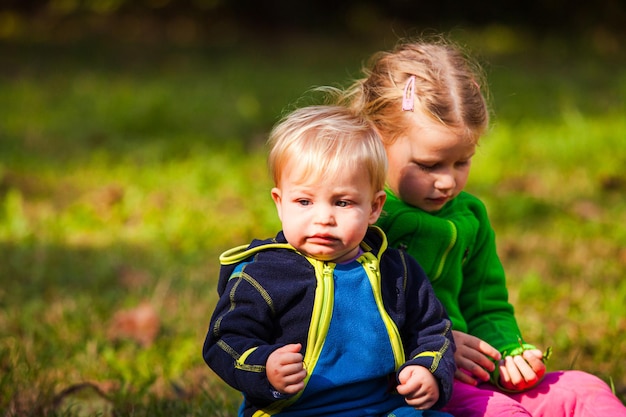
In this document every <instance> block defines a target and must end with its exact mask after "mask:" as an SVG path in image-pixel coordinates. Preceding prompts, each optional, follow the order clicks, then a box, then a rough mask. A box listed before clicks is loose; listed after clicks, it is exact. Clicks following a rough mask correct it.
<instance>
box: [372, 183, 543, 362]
mask: <svg viewBox="0 0 626 417" xmlns="http://www.w3.org/2000/svg"><path fill="white" fill-rule="evenodd" d="M386 191H387V201H386V203H385V207H384V209H383V214H382V215H381V217H380V219H379V221H378V225H379V226H380V227H381V228H382V229H383V230H384V231H385V232H386V233H387V237H388V239H389V245H390V246H394V247H403V248H406V250H407V252H408V253H409V254H410V255H412V256H413V257H414V258H415V259H417V261H418V262H419V263H420V265H421V266H422V267H423V268H424V270H425V271H426V274H427V275H428V277H429V278H430V280H431V283H432V286H433V288H434V290H435V293H436V295H437V296H438V298H439V299H440V300H441V302H442V304H443V305H444V307H445V308H446V310H447V312H448V314H449V316H450V319H451V320H452V325H453V329H454V330H459V331H462V332H465V333H469V334H471V335H474V336H476V337H478V338H480V339H482V340H485V341H486V342H488V343H489V344H491V345H492V346H493V347H495V348H496V349H498V350H499V351H500V352H501V353H502V354H503V356H506V355H516V354H520V353H521V352H522V351H524V350H527V349H533V348H534V346H532V345H528V344H526V343H524V342H523V341H522V339H521V333H520V330H519V327H518V325H517V321H516V320H515V316H514V313H513V306H512V305H511V304H510V303H509V302H508V291H507V288H506V282H505V281H506V279H505V274H504V269H503V267H502V263H501V262H500V259H499V258H498V254H497V253H496V243H495V233H494V231H493V228H492V227H491V224H490V222H489V219H488V217H487V210H486V208H485V206H484V204H483V203H482V202H481V201H480V200H479V199H478V198H476V197H474V196H473V195H471V194H468V193H466V192H462V193H461V194H460V195H459V196H458V197H456V198H455V199H454V200H452V201H450V202H448V203H447V204H446V205H445V206H444V207H443V208H442V209H441V210H440V211H438V212H435V213H428V212H425V211H423V210H420V209H418V208H416V207H413V206H410V205H408V204H406V203H404V202H403V201H401V200H400V199H399V198H398V197H397V196H395V195H394V194H393V193H392V192H391V191H390V190H386Z"/></svg>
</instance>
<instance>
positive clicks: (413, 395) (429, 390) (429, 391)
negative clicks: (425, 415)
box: [397, 365, 439, 410]
mask: <svg viewBox="0 0 626 417" xmlns="http://www.w3.org/2000/svg"><path fill="white" fill-rule="evenodd" d="M398 379H399V380H400V385H398V386H397V391H398V394H400V395H402V396H404V400H405V401H406V403H407V404H408V405H410V406H412V407H415V408H417V409H418V410H425V409H427V408H430V407H432V406H433V405H435V403H436V402H437V400H439V385H438V384H437V380H436V379H435V377H434V376H433V374H431V373H430V371H429V370H428V369H426V368H424V367H423V366H419V365H413V366H407V367H406V368H404V369H403V370H402V371H400V375H398Z"/></svg>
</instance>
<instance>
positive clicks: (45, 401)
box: [0, 28, 626, 416]
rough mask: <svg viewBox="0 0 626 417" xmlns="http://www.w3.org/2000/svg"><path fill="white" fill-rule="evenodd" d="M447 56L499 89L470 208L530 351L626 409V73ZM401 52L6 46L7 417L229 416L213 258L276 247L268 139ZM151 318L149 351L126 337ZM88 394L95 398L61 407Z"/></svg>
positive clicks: (1, 152)
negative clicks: (486, 226)
mask: <svg viewBox="0 0 626 417" xmlns="http://www.w3.org/2000/svg"><path fill="white" fill-rule="evenodd" d="M455 36H458V37H459V38H460V39H461V40H463V41H465V42H467V43H468V44H469V45H470V46H472V47H473V49H474V51H475V52H476V53H477V54H478V55H479V56H480V57H481V60H482V61H483V62H484V63H485V69H486V71H487V75H488V78H489V82H490V89H491V96H492V104H493V109H494V117H493V124H492V129H491V131H490V133H489V134H488V135H487V136H486V137H485V138H484V139H483V141H482V144H481V147H480V149H479V152H478V154H477V156H476V158H475V161H474V164H473V171H472V177H471V180H470V183H469V185H468V189H469V191H471V192H474V193H476V194H477V195H479V196H480V197H482V198H483V199H484V200H485V202H486V203H487V205H488V208H489V210H490V212H491V215H492V219H493V223H494V227H495V228H496V232H497V234H498V239H499V241H498V242H499V248H500V251H501V255H502V259H503V262H504V264H505V267H506V269H507V271H508V278H509V285H510V296H511V300H512V302H513V303H514V305H515V306H516V310H517V314H518V318H519V321H520V325H521V327H522V329H523V331H524V335H525V338H526V339H527V340H528V341H529V342H531V343H535V344H537V345H539V346H541V347H544V348H545V347H548V346H552V349H553V356H552V358H553V359H551V361H550V363H549V366H550V368H551V369H555V370H556V369H584V370H587V371H589V372H592V373H594V374H596V375H598V376H599V377H601V378H602V379H604V380H605V381H607V382H609V383H611V384H613V385H614V387H615V390H616V392H617V393H618V395H620V397H621V398H622V399H623V400H625V399H626V369H625V368H624V353H625V352H626V338H624V337H623V334H624V331H626V316H625V314H624V312H623V303H624V300H625V299H626V280H624V272H625V271H626V199H625V198H624V195H625V193H626V177H625V176H624V166H626V116H625V115H626V65H624V64H626V55H624V52H623V51H622V52H621V53H616V52H615V51H606V50H604V49H602V48H601V45H603V44H598V45H600V46H598V45H594V44H593V43H592V42H580V43H574V42H571V43H567V42H564V41H560V40H558V39H551V40H546V41H541V42H539V41H538V40H536V39H530V38H529V37H527V36H521V35H519V34H516V33H514V32H511V31H508V30H505V29H503V28H490V29H487V30H483V31H475V32H467V33H461V34H457V35H455ZM392 43H393V42H390V41H389V39H381V40H380V41H377V42H374V41H367V42H357V41H356V40H349V39H342V38H338V39H337V38H334V39H325V38H321V37H315V38H303V37H296V36H294V37H290V38H289V40H288V41H284V42H280V43H275V42H274V41H272V42H271V43H270V42H268V43H264V42H263V41H262V40H260V39H259V40H256V41H255V42H252V43H242V44H241V45H235V44H229V45H220V44H205V45H187V46H180V45H178V46H176V45H168V44H147V45H146V44H131V43H122V42H117V43H103V42H98V41H94V42H84V43H71V44H63V43H36V42H30V43H26V42H13V43H11V42H6V41H5V42H4V43H0V109H2V111H0V254H1V256H2V262H0V412H1V414H2V415H55V413H56V415H67V414H68V413H69V411H67V407H66V405H65V404H67V401H64V400H69V399H79V400H81V401H82V403H81V404H83V405H85V404H87V405H89V406H92V407H93V409H95V410H100V411H102V412H106V411H107V410H108V409H109V407H111V406H114V407H115V409H116V410H117V411H118V413H119V414H120V415H129V416H130V415H132V416H138V415H146V416H148V415H149V416H159V415H163V416H175V415H180V416H182V415H186V416H192V415H224V416H230V415H235V414H236V408H237V406H238V402H239V395H238V394H237V393H235V392H234V391H232V390H231V389H229V388H226V387H225V386H224V384H223V383H221V382H220V381H219V380H218V379H217V378H215V377H214V375H213V374H212V373H211V371H210V370H209V369H208V367H206V365H204V362H203V361H202V358H201V348H202V342H203V340H204V335H205V332H206V326H207V325H208V319H209V316H210V314H211V312H212V308H213V305H214V303H215V300H216V291H215V283H216V277H217V271H218V261H217V256H218V255H219V254H220V253H221V252H222V251H223V250H226V249H228V248H229V247H231V246H233V245H238V244H243V243H247V242H248V241H249V240H250V239H251V238H253V237H267V236H270V235H273V234H274V233H275V231H276V230H277V228H278V227H279V223H278V221H277V219H276V216H275V213H274V208H273V204H272V202H271V199H270V196H269V188H270V182H269V178H268V176H267V174H266V169H265V159H264V158H265V155H264V147H263V143H264V140H265V136H266V134H267V131H268V130H269V129H270V127H271V126H272V124H273V123H274V122H275V121H276V120H277V118H278V117H279V116H280V115H281V114H282V113H283V112H284V111H286V110H288V109H289V108H291V107H292V106H294V105H297V104H301V103H304V102H307V100H299V97H301V95H302V94H303V93H304V92H305V91H306V90H307V89H309V88H311V87H313V86H317V85H329V84H330V85H338V84H341V85H345V84H347V82H348V81H349V80H350V79H351V78H352V77H355V76H357V75H358V72H359V68H360V65H361V63H362V62H363V61H364V59H365V58H366V57H367V56H368V55H370V54H371V53H372V52H374V51H376V50H377V49H379V48H381V47H389V46H391V44H392ZM142 303H147V304H148V305H150V306H151V308H152V309H153V310H152V311H153V312H154V314H155V316H154V317H152V318H151V321H149V322H148V324H147V326H148V327H149V329H148V330H150V329H152V330H156V331H157V334H156V337H153V336H152V335H153V333H150V331H148V333H146V329H145V328H142V327H139V328H133V327H132V326H131V328H130V330H128V329H126V327H125V326H126V324H124V322H123V321H122V322H121V321H120V316H119V314H120V313H123V312H125V311H128V310H131V309H134V308H136V307H137V306H139V305H143V304H142ZM150 326H151V327H150ZM146 334H147V335H148V336H145V335H146ZM141 335H144V336H145V337H146V338H144V339H141V338H140V340H139V342H138V341H137V340H135V339H136V338H137V337H138V336H141ZM142 340H143V343H142V342H141V341H142ZM85 382H88V383H90V384H93V386H95V387H97V389H98V390H99V391H95V390H92V391H91V393H90V391H89V390H88V389H86V390H82V391H81V393H82V394H80V395H79V394H77V393H75V394H68V395H64V394H61V393H62V391H63V390H64V389H66V388H68V387H72V386H74V385H75V384H81V383H85ZM98 392H101V393H103V394H104V395H106V398H104V399H103V398H101V397H100V396H99V394H98ZM84 407H87V406H86V405H85V406H84Z"/></svg>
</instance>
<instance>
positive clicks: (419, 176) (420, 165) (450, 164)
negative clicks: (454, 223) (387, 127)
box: [386, 114, 476, 212]
mask: <svg viewBox="0 0 626 417" xmlns="http://www.w3.org/2000/svg"><path fill="white" fill-rule="evenodd" d="M407 116H408V117H411V118H412V120H413V123H411V127H410V128H409V129H408V130H407V132H406V134H405V135H403V136H400V137H399V138H398V139H397V140H396V141H395V142H394V143H393V144H391V145H389V146H387V148H386V149H387V157H388V159H389V171H388V173H387V185H388V186H389V188H390V189H391V190H392V191H393V193H394V194H395V195H396V196H398V197H399V198H400V199H401V200H402V201H404V202H405V203H407V204H410V205H412V206H415V207H418V208H420V209H422V210H424V211H427V212H435V211H438V210H440V209H441V208H443V206H444V205H445V204H446V203H447V202H448V201H450V200H452V199H453V198H454V197H456V196H457V195H459V193H460V192H461V191H462V190H463V188H464V187H465V184H466V183H467V178H468V176H469V171H470V166H471V161H472V156H473V155H474V151H475V148H476V145H475V144H473V143H470V142H469V141H468V140H467V139H465V137H464V136H463V135H461V134H459V133H457V132H454V131H452V130H450V129H448V128H446V127H445V126H443V125H441V124H438V123H435V122H433V121H431V120H429V119H426V118H424V117H423V116H420V115H418V114H410V115H407Z"/></svg>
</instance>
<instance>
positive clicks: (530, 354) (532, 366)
mask: <svg viewBox="0 0 626 417" xmlns="http://www.w3.org/2000/svg"><path fill="white" fill-rule="evenodd" d="M499 366H500V385H501V386H502V387H503V388H505V389H508V390H512V391H522V390H525V389H528V388H530V387H532V386H533V385H535V384H536V383H537V382H539V381H540V380H541V378H542V377H543V375H544V374H545V373H546V365H545V364H544V363H543V353H542V352H541V351H540V350H538V349H532V350H526V351H524V353H523V354H521V355H517V356H507V357H506V358H504V360H502V361H501V362H500V365H499Z"/></svg>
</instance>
